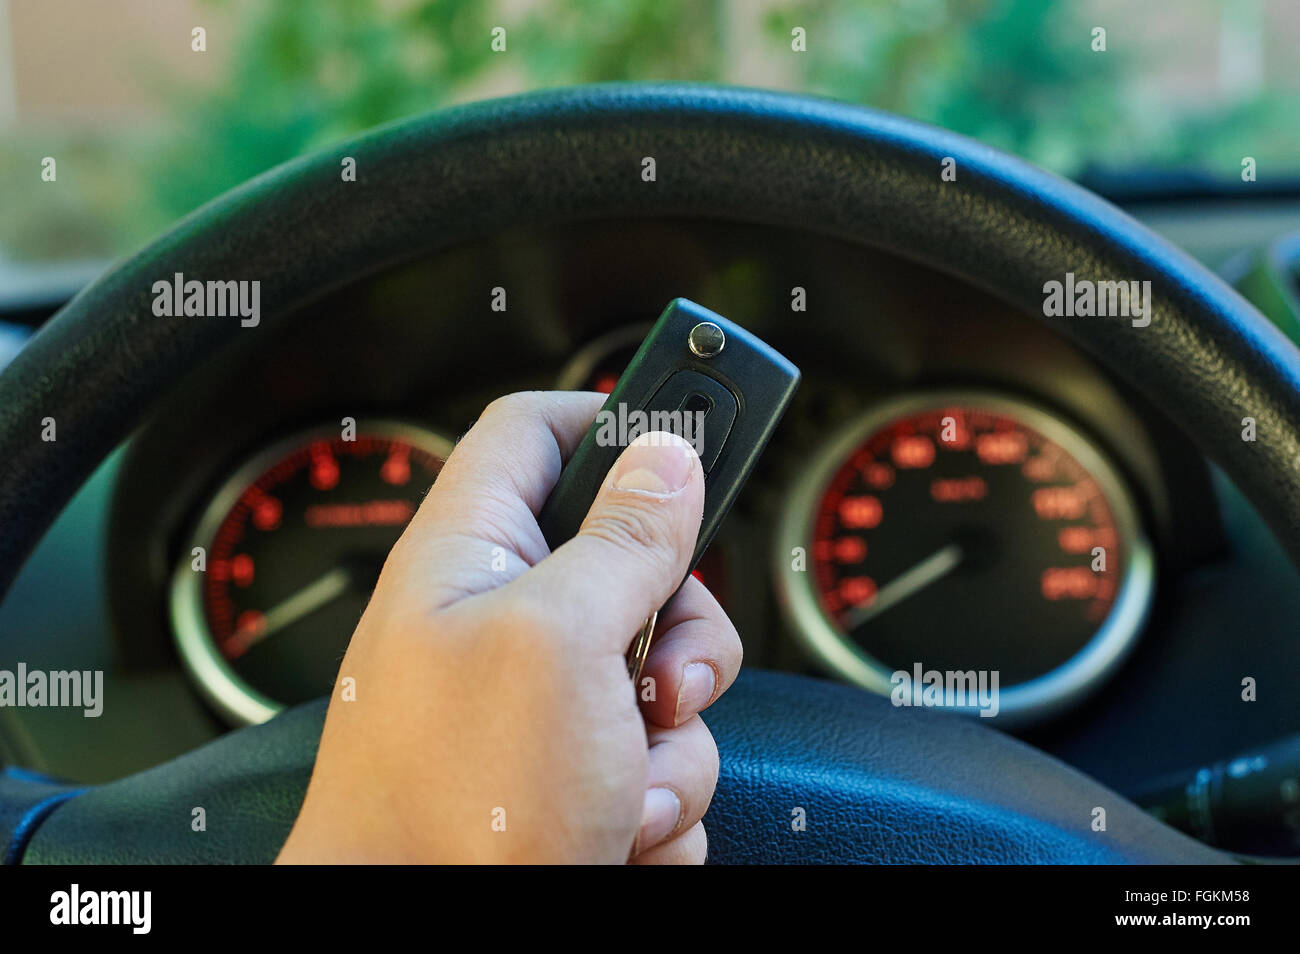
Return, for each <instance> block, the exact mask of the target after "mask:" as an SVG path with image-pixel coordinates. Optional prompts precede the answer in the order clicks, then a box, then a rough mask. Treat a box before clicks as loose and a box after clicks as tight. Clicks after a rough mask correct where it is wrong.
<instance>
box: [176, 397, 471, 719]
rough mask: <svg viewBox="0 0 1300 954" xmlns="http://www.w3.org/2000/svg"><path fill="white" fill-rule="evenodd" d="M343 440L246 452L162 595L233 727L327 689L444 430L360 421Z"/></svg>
mask: <svg viewBox="0 0 1300 954" xmlns="http://www.w3.org/2000/svg"><path fill="white" fill-rule="evenodd" d="M349 437H350V438H351V439H346V440H345V439H344V436H343V435H342V434H341V432H340V430H339V428H336V427H331V428H329V429H322V430H316V431H311V432H307V433H304V434H300V435H298V436H296V437H294V438H291V439H290V440H288V441H285V442H283V443H280V444H277V445H276V446H275V447H273V448H270V449H268V450H267V451H265V452H263V453H261V454H258V455H256V456H255V457H254V458H253V459H251V460H250V461H248V462H247V463H246V464H245V465H244V466H242V467H240V468H239V469H238V471H237V472H236V473H235V474H234V475H233V476H232V477H231V478H230V479H229V480H228V481H227V482H226V484H225V485H224V486H223V487H222V488H221V489H220V490H219V491H218V492H217V493H216V494H215V495H214V497H213V498H212V501H211V503H210V504H209V506H208V508H207V510H206V511H205V513H204V515H203V517H202V518H201V519H200V521H199V526H198V529H197V531H196V533H195V536H194V539H193V541H192V544H191V546H190V547H189V548H187V549H186V551H185V552H184V553H183V554H182V558H181V560H180V564H179V566H178V568H177V571H176V576H175V578H174V583H173V593H172V596H173V599H172V616H173V623H174V628H175V631H176V636H177V641H178V646H179V649H180V652H181V655H182V659H183V661H184V662H185V663H186V666H187V668H188V669H189V670H190V672H191V674H192V675H193V676H194V678H195V679H196V681H197V683H198V685H199V687H200V689H201V690H202V691H203V692H204V694H205V696H206V697H207V698H208V700H209V701H210V702H211V703H212V704H213V705H214V706H216V708H217V709H218V710H219V711H221V712H222V713H223V714H224V715H226V716H227V717H228V718H230V719H231V720H232V721H234V722H239V723H244V722H259V721H263V720H264V719H266V718H269V717H270V716H271V715H273V714H274V713H275V712H276V711H278V710H279V709H280V708H282V707H284V706H286V705H293V704H296V703H298V702H303V701H306V700H308V699H313V698H316V697H318V696H320V695H323V694H326V693H328V692H329V691H330V688H331V686H332V685H333V683H334V678H335V676H336V675H337V672H338V666H339V662H340V661H341V659H342V657H343V653H344V651H345V650H346V649H347V645H348V641H349V640H350V639H351V636H352V631H353V630H354V629H355V628H356V625H357V621H358V620H359V619H360V617H361V613H362V611H363V610H364V609H365V606H366V602H367V601H368V600H369V598H370V593H371V591H372V590H373V589H374V586H375V583H376V581H377V580H378V578H379V570H380V568H381V567H382V566H383V562H384V559H385V558H386V557H387V555H388V551H389V550H390V549H391V548H392V546H393V544H394V543H395V542H396V541H397V538H398V537H399V536H400V535H401V532H402V530H403V528H405V526H406V524H407V523H408V522H409V521H410V519H411V517H412V516H413V515H414V514H415V511H416V508H417V507H418V506H419V504H420V501H421V500H422V499H423V497H424V495H425V494H426V493H427V492H428V490H429V487H430V486H431V485H432V484H433V481H434V479H435V478H436V477H437V475H438V472H439V470H440V469H441V468H442V463H443V461H444V460H445V459H446V456H447V454H448V453H450V443H449V442H448V441H446V440H445V439H444V438H441V437H439V436H437V435H435V434H431V433H428V432H426V431H423V430H420V429H418V428H414V427H411V426H407V425H401V424H394V423H388V422H371V423H361V424H358V425H357V428H356V433H355V435H351V434H350V435H349ZM194 548H202V551H203V555H202V557H201V558H196V556H195V552H194ZM196 560H198V561H199V562H198V563H197V564H196Z"/></svg>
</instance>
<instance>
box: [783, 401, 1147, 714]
mask: <svg viewBox="0 0 1300 954" xmlns="http://www.w3.org/2000/svg"><path fill="white" fill-rule="evenodd" d="M800 554H804V555H805V558H806V566H801V565H800V560H799V555H800ZM776 561H777V562H776V566H777V570H776V575H777V583H778V589H779V592H780V594H781V596H782V602H783V604H784V606H785V608H786V610H787V611H788V614H789V616H790V618H791V623H792V625H793V627H794V628H795V630H796V633H797V634H798V635H799V636H800V637H801V638H802V639H803V641H804V643H805V644H806V646H807V647H808V649H809V650H810V651H811V653H812V654H813V655H814V656H815V657H816V658H817V659H819V660H820V661H821V663H822V664H823V665H825V666H826V667H827V668H828V669H829V670H830V671H832V672H833V673H835V674H837V675H839V676H840V677H842V678H845V679H847V680H849V681H851V682H854V683H857V684H858V685H861V686H864V687H866V688H868V689H871V690H874V691H876V692H880V693H882V694H885V695H888V694H890V692H891V690H892V689H893V688H894V687H895V686H897V685H898V681H896V680H895V678H894V674H895V673H898V672H906V673H909V674H915V673H917V672H926V673H928V672H935V673H940V674H942V673H950V672H955V673H969V672H972V671H974V672H976V673H980V672H984V673H994V672H996V673H997V678H998V686H999V702H998V712H999V714H1000V715H1001V716H1002V717H1003V721H1025V720H1027V719H1030V718H1035V717H1041V716H1043V715H1046V714H1049V713H1051V712H1053V711H1056V710H1058V709H1060V708H1062V707H1064V706H1066V705H1068V704H1070V703H1072V702H1074V701H1077V700H1078V699H1079V698H1081V697H1082V696H1083V695H1084V694H1085V693H1086V692H1088V691H1089V690H1091V689H1092V688H1094V687H1095V686H1096V685H1098V684H1099V683H1100V682H1101V681H1102V680H1103V679H1105V678H1106V676H1107V675H1109V674H1110V673H1111V672H1112V671H1113V670H1114V668H1115V667H1116V666H1117V665H1118V664H1119V663H1120V662H1121V660H1122V658H1123V656H1124V655H1125V653H1126V652H1127V651H1128V649H1129V648H1131V646H1132V644H1133V642H1134V640H1135V639H1136V637H1137V635H1138V633H1139V631H1140V629H1141V626H1142V623H1143V622H1144V620H1145V617H1146V613H1147V611H1148V608H1149V605H1150V600H1151V592H1152V579H1153V562H1152V554H1151V548H1150V546H1149V545H1148V543H1147V541H1146V539H1145V537H1144V535H1143V533H1142V528H1141V524H1140V522H1139V517H1138V511H1137V508H1136V506H1135V504H1134V501H1133V499H1132V497H1131V495H1130V493H1129V491H1128V490H1127V488H1126V486H1125V484H1124V482H1123V480H1122V478H1121V477H1120V475H1119V473H1118V472H1117V470H1116V468H1115V467H1114V466H1113V465H1112V464H1111V463H1110V462H1109V461H1108V460H1107V459H1106V457H1105V456H1104V455H1103V454H1102V452H1101V451H1100V450H1098V449H1097V448H1096V447H1095V446H1094V445H1093V443H1092V442H1091V441H1089V440H1088V439H1087V438H1086V437H1084V436H1083V435H1082V434H1081V433H1080V432H1079V431H1077V430H1076V429H1074V428H1073V427H1072V426H1070V425H1069V424H1067V423H1066V422H1065V421H1063V420H1062V419H1061V418H1059V417H1058V416H1056V415H1054V414H1052V413H1050V412H1048V411H1046V410H1043V409H1041V408H1038V407H1035V406H1033V405H1031V404H1028V403H1026V402H1024V401H1021V400H1018V399H1013V398H1009V397H1006V396H1002V395H998V394H991V393H982V392H944V393H934V394H919V395H911V396H908V397H905V398H903V399H900V400H896V401H892V402H889V403H887V404H885V405H883V406H879V407H876V408H874V409H872V410H871V411H870V412H868V413H867V414H866V415H865V416H863V417H862V418H861V419H859V420H857V421H855V422H854V423H853V424H852V425H851V426H850V427H848V428H847V429H846V430H845V431H844V432H842V433H841V434H840V435H839V436H838V437H836V438H835V439H833V440H832V441H831V443H830V444H829V445H828V446H827V448H826V449H825V450H824V451H823V452H822V453H820V454H819V455H818V456H817V457H816V459H815V460H813V461H812V463H811V465H810V467H809V468H808V472H807V474H806V475H805V476H804V477H803V479H802V480H801V481H800V482H799V484H798V486H797V487H796V489H795V492H794V493H793V495H792V498H791V500H790V502H789V506H788V509H787V512H786V513H785V516H784V519H783V521H782V525H781V530H780V534H779V546H778V551H777V554H776Z"/></svg>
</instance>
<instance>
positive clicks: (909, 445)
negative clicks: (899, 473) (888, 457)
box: [892, 435, 934, 470]
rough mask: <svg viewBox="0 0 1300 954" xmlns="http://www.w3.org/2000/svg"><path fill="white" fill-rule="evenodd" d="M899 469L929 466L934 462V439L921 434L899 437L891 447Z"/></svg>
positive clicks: (895, 463)
mask: <svg viewBox="0 0 1300 954" xmlns="http://www.w3.org/2000/svg"><path fill="white" fill-rule="evenodd" d="M892 454H893V458H894V465H895V466H896V467H898V468H899V470H906V469H913V468H919V467H929V466H930V465H931V464H933V463H934V441H932V440H930V438H928V437H924V436H922V435H914V436H911V437H899V438H898V439H897V440H895V441H894V446H893V449H892Z"/></svg>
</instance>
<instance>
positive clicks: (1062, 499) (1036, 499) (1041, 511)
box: [1032, 487, 1088, 520]
mask: <svg viewBox="0 0 1300 954" xmlns="http://www.w3.org/2000/svg"><path fill="white" fill-rule="evenodd" d="M1032 500H1033V503H1034V513H1036V514H1038V518H1039V519H1040V520H1078V519H1079V518H1080V517H1082V516H1083V515H1084V514H1085V513H1086V512H1087V510H1088V501H1087V498H1086V497H1084V495H1083V494H1081V493H1080V492H1079V490H1078V488H1076V487H1040V488H1038V489H1037V490H1035V491H1034V494H1033V497H1032Z"/></svg>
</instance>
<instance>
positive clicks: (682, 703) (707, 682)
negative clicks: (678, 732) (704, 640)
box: [673, 662, 717, 725]
mask: <svg viewBox="0 0 1300 954" xmlns="http://www.w3.org/2000/svg"><path fill="white" fill-rule="evenodd" d="M715 688H717V677H716V675H715V674H714V672H713V667H712V666H710V665H709V664H708V663H702V662H693V663H689V664H688V665H687V666H686V668H685V669H683V670H682V684H681V686H680V688H678V690H677V709H676V710H675V711H674V712H673V725H681V724H682V722H684V721H685V720H686V719H689V718H690V717H691V716H693V715H695V713H697V712H699V711H700V710H701V709H703V708H704V707H705V706H707V705H708V704H709V700H710V699H712V698H713V690H714V689H715Z"/></svg>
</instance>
